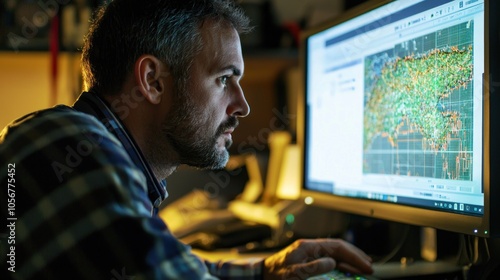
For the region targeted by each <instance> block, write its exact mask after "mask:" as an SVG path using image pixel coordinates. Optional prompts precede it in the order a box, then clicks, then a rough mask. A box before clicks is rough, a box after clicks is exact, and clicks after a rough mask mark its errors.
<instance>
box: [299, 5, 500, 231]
mask: <svg viewBox="0 0 500 280" xmlns="http://www.w3.org/2000/svg"><path fill="white" fill-rule="evenodd" d="M491 2H494V1H491ZM491 2H490V1H488V0H464V1H461V0H432V1H422V0H401V1H382V2H381V1H376V2H368V3H365V4H364V5H362V6H360V7H358V8H357V9H354V10H351V11H348V12H347V13H346V14H344V15H343V16H341V17H339V18H338V19H336V20H335V21H334V22H332V23H329V24H327V25H324V26H320V27H316V28H313V29H311V30H308V31H306V32H305V33H304V34H303V37H302V48H301V49H302V53H301V54H302V55H303V57H302V58H303V60H302V65H303V70H304V78H305V83H304V85H305V88H304V89H305V91H304V105H305V110H304V115H305V119H304V131H303V145H304V161H303V162H304V168H303V175H304V176H303V187H304V190H303V197H304V198H305V199H306V200H307V201H306V202H307V203H315V204H318V205H323V206H327V207H331V208H334V209H339V210H342V211H346V212H349V213H355V214H361V215H366V216H371V217H375V218H382V219H388V220H392V221H398V222H404V223H410V224H414V225H420V226H429V227H435V228H438V229H443V230H449V231H453V232H459V233H464V234H471V235H477V236H491V235H492V230H493V231H496V229H492V226H493V225H492V223H490V220H492V218H493V214H492V210H493V209H492V206H491V205H490V203H489V201H493V195H494V191H492V188H491V184H490V179H491V178H492V177H493V175H494V174H493V173H494V170H491V169H490V168H491V166H490V152H491V150H492V149H491V150H490V140H491V138H490V126H491V127H492V128H491V130H494V128H493V126H494V125H496V123H494V121H493V120H491V121H490V106H491V107H492V108H493V105H491V104H490V102H493V101H494V100H493V99H491V98H489V93H490V92H489V91H490V86H491V85H492V84H493V83H494V82H492V79H491V73H490V71H491V68H493V67H492V66H491V67H490V64H492V62H491V61H492V59H493V55H491V56H490V55H489V49H490V48H491V46H490V45H492V44H493V43H495V44H497V41H498V39H497V38H495V39H494V40H493V39H491V40H490V38H489V37H490V35H489V33H488V32H491V33H494V36H495V37H498V33H495V32H494V31H493V30H490V29H492V28H493V27H491V26H490V25H492V24H494V25H495V30H496V32H498V28H497V27H496V26H497V25H498V21H497V19H493V17H498V15H495V14H494V13H493V16H492V18H490V16H489V13H488V11H489V10H492V11H495V8H493V7H491V6H492V5H498V4H493V3H491ZM496 9H497V10H498V7H496ZM493 41H494V42H493ZM497 50H498V46H497V49H492V51H494V52H495V51H497ZM495 67H497V68H498V64H497V63H495ZM491 91H492V92H493V91H494V89H491ZM492 141H493V140H492ZM492 143H493V142H492ZM491 161H493V159H491ZM490 172H491V174H490ZM490 175H491V176H490ZM490 177H491V178H490ZM491 180H493V179H491ZM499 203H500V201H499ZM493 234H498V232H493Z"/></svg>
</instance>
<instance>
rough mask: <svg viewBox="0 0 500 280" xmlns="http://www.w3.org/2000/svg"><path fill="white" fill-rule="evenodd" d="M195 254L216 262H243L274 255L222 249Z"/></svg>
mask: <svg viewBox="0 0 500 280" xmlns="http://www.w3.org/2000/svg"><path fill="white" fill-rule="evenodd" d="M193 253H195V254H196V255H197V256H200V257H201V258H203V259H205V260H208V261H211V262H215V261H227V260H243V259H249V258H250V259H252V258H265V257H267V256H269V255H271V254H272V253H270V252H258V253H244V254H241V253H239V252H238V251H237V250H236V249H221V250H215V251H203V250H199V249H193Z"/></svg>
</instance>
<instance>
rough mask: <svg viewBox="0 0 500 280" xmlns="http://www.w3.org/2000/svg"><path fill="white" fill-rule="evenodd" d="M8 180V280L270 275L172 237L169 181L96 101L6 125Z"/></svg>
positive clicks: (84, 98) (1, 148)
mask: <svg viewBox="0 0 500 280" xmlns="http://www.w3.org/2000/svg"><path fill="white" fill-rule="evenodd" d="M9 179H10V180H9ZM0 182H2V184H4V187H3V189H4V190H3V191H2V192H1V193H0V201H1V202H0V207H2V208H1V210H2V211H1V213H2V221H4V222H5V221H6V222H7V224H8V225H10V227H7V228H6V227H5V226H2V229H1V230H0V232H1V233H2V237H3V238H2V243H0V245H1V246H3V248H2V256H0V260H1V263H2V265H1V267H2V272H1V273H2V274H0V278H2V279H6V278H3V277H1V275H3V274H5V273H7V276H9V277H12V278H14V279H94V280H95V279H117V280H120V279H134V280H137V279H216V278H215V277H214V276H212V275H215V276H216V277H220V278H221V279H261V278H262V276H261V268H262V261H261V260H258V261H255V262H253V263H252V262H248V263H246V264H237V263H231V262H225V263H222V262H219V263H209V262H204V261H202V260H201V259H199V258H198V257H197V256H195V255H193V254H192V253H191V248H190V247H189V246H186V245H184V244H182V243H181V242H179V241H178V240H177V239H176V238H175V237H174V236H173V235H172V234H171V233H170V232H169V230H168V228H167V227H166V225H165V223H164V222H163V220H161V219H160V218H159V217H158V216H157V210H158V206H159V205H160V203H161V202H162V201H163V199H164V198H165V197H166V195H167V193H166V188H165V187H166V184H165V182H158V180H156V179H155V177H154V176H153V173H152V172H151V170H150V168H149V166H148V164H147V163H146V162H145V160H144V157H143V155H142V154H141V152H140V150H139V149H138V148H137V145H136V144H135V143H134V141H133V139H132V138H131V137H130V135H129V133H128V132H127V130H126V129H125V128H124V127H123V125H122V124H121V122H120V120H119V119H118V118H117V117H116V116H115V115H114V114H113V113H112V112H111V111H110V109H109V107H108V106H107V105H106V104H105V102H103V101H102V100H101V99H100V98H98V97H97V96H96V95H94V94H90V93H83V94H82V95H81V96H80V98H79V99H78V100H77V102H76V103H75V104H74V106H73V107H68V106H64V105H60V106H56V107H54V108H50V109H46V110H42V111H38V112H34V113H31V114H28V115H26V116H24V117H22V118H20V119H18V120H16V121H14V122H13V123H11V124H10V125H8V126H7V127H6V128H4V130H3V131H2V132H1V133H0ZM9 183H11V184H10V185H9ZM5 186H7V189H6V188H5ZM8 199H9V200H8ZM7 202H11V203H10V204H9V203H7ZM9 237H10V238H9ZM12 253H14V255H15V256H14V257H12V256H13V254H12ZM13 259H14V262H12V260H13ZM9 261H11V262H10V263H9ZM5 265H6V266H7V267H4V266H5ZM12 270H15V272H12ZM7 279H8V278H7Z"/></svg>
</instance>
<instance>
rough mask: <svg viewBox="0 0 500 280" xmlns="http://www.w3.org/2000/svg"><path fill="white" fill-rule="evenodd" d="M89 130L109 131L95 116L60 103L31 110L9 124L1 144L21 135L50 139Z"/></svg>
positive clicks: (0, 133)
mask: <svg viewBox="0 0 500 280" xmlns="http://www.w3.org/2000/svg"><path fill="white" fill-rule="evenodd" d="M88 131H92V132H94V133H97V132H100V133H99V134H102V133H107V131H106V128H105V126H104V125H103V124H102V123H101V122H100V121H99V120H97V119H96V118H95V117H94V116H91V115H88V114H85V113H82V112H79V111H77V110H75V109H73V108H71V107H69V106H66V105H58V106H55V107H52V108H48V109H43V110H39V111H35V112H31V113H29V114H26V115H24V116H22V117H20V118H18V119H16V120H14V121H13V122H11V123H10V124H8V125H7V126H6V127H5V128H3V130H2V131H1V132H0V144H6V143H7V142H11V141H16V138H17V137H19V136H29V135H32V136H35V135H37V138H38V139H40V138H47V139H49V138H51V137H64V136H65V135H77V134H80V133H82V132H88ZM32 140H33V139H32Z"/></svg>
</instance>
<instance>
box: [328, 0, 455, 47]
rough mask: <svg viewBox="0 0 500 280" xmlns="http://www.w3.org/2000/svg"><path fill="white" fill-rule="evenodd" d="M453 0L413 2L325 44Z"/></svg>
mask: <svg viewBox="0 0 500 280" xmlns="http://www.w3.org/2000/svg"><path fill="white" fill-rule="evenodd" d="M453 1H454V0H432V1H430V0H428V1H424V2H421V3H418V4H415V5H413V6H410V7H408V8H405V9H403V10H401V11H398V12H395V13H393V14H390V15H388V16H385V17H382V18H380V19H378V20H376V21H373V22H370V23H368V24H365V25H363V26H361V27H359V28H357V29H355V30H352V31H349V32H347V33H344V34H342V35H340V36H337V37H334V38H331V39H328V40H327V41H326V42H325V46H326V47H328V46H329V45H333V44H335V43H338V42H341V41H344V40H346V39H349V38H351V37H355V36H358V35H359V34H362V33H366V32H368V31H371V30H375V29H377V28H380V27H383V26H385V25H388V24H391V23H394V22H397V21H399V20H402V19H405V18H407V17H409V16H412V15H416V14H418V13H421V12H424V11H427V10H429V9H432V8H435V7H438V6H441V5H444V4H447V3H450V2H453Z"/></svg>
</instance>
